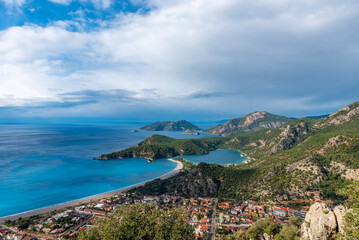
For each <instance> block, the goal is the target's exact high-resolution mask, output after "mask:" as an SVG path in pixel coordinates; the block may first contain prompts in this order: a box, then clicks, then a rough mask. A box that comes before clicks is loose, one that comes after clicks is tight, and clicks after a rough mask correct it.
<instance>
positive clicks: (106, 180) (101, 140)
mask: <svg viewBox="0 0 359 240" xmlns="http://www.w3.org/2000/svg"><path fill="white" fill-rule="evenodd" d="M138 127H139V126H133V125H129V126H119V125H86V126H85V125H0V217H2V216H7V215H11V214H16V213H20V212H24V211H29V210H33V209H37V208H41V207H46V206H51V205H54V204H59V203H64V202H68V201H71V200H75V199H79V198H83V197H87V196H91V195H95V194H100V193H104V192H107V191H112V190H115V189H118V188H121V187H126V186H129V185H133V184H136V183H140V182H143V181H146V180H150V179H153V178H157V177H159V176H161V175H163V174H166V173H168V172H170V171H172V170H173V169H174V168H175V167H176V163H174V162H171V161H168V160H166V159H161V160H156V161H154V162H152V163H148V162H147V161H146V160H145V159H139V158H134V159H120V160H107V161H106V160H104V161H101V160H92V158H94V157H98V156H99V155H101V154H102V153H108V152H113V151H117V150H120V149H124V148H127V147H130V146H134V145H136V144H137V143H138V142H140V141H142V140H143V139H145V138H147V137H149V136H151V135H152V134H155V133H156V134H164V135H167V136H170V137H174V138H194V137H205V136H209V135H208V134H201V135H199V136H193V135H185V134H181V133H180V132H145V131H139V132H136V133H131V130H132V129H136V128H138Z"/></svg>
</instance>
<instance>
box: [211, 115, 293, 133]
mask: <svg viewBox="0 0 359 240" xmlns="http://www.w3.org/2000/svg"><path fill="white" fill-rule="evenodd" d="M290 120H292V119H290V118H287V117H283V116H278V115H274V114H270V113H267V112H254V113H250V114H247V115H246V116H244V117H241V118H234V119H231V120H229V121H228V122H225V123H223V124H221V125H218V126H216V127H213V128H210V129H209V130H207V132H208V133H211V134H216V135H224V136H226V135H229V134H231V133H246V132H252V131H256V130H259V129H265V128H277V127H279V126H281V125H283V124H284V123H286V122H288V121H290Z"/></svg>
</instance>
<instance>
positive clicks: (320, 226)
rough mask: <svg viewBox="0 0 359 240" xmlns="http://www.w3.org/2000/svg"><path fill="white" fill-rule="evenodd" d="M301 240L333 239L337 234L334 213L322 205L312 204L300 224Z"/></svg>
mask: <svg viewBox="0 0 359 240" xmlns="http://www.w3.org/2000/svg"><path fill="white" fill-rule="evenodd" d="M301 231H302V239H303V240H307V239H309V240H328V239H333V238H334V235H335V234H336V233H337V220H336V217H335V215H334V213H333V212H332V211H331V210H330V209H329V208H328V207H327V206H326V205H325V204H324V203H318V202H317V203H315V204H313V205H312V206H311V207H310V209H309V212H308V213H307V215H306V216H305V220H304V222H303V224H302V229H301Z"/></svg>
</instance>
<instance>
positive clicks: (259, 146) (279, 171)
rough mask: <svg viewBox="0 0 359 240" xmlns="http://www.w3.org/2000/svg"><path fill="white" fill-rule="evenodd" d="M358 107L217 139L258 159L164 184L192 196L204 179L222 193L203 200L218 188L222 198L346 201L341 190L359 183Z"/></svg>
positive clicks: (222, 145) (204, 188)
mask: <svg viewBox="0 0 359 240" xmlns="http://www.w3.org/2000/svg"><path fill="white" fill-rule="evenodd" d="M358 106H359V103H354V104H351V105H349V106H348V107H345V108H343V110H340V111H338V112H336V113H334V114H332V115H330V116H328V117H326V118H323V119H296V120H292V121H290V122H288V123H285V124H284V125H282V126H280V127H279V128H276V129H262V130H258V131H256V132H253V133H246V134H238V135H230V136H228V137H222V138H217V139H221V140H222V142H221V141H219V142H217V143H218V144H217V145H212V146H213V147H214V148H225V149H235V150H240V151H241V152H243V153H245V154H246V155H247V156H249V157H250V158H251V159H252V161H251V162H250V164H248V165H241V166H234V167H231V168H223V167H213V168H212V169H211V171H212V172H211V173H206V174H205V173H204V172H203V171H199V170H198V169H197V172H196V173H194V172H193V173H192V174H191V171H194V170H191V171H189V172H188V173H184V174H188V175H186V178H185V179H186V184H185V185H183V184H184V183H183V181H182V180H181V181H179V180H178V181H177V180H173V181H172V182H171V183H169V182H167V181H166V180H165V181H163V182H161V184H160V185H161V186H167V184H170V186H171V187H170V188H169V189H181V191H184V192H192V190H191V189H195V186H192V185H191V183H192V182H194V180H195V176H196V174H201V176H202V177H203V176H211V178H212V180H213V181H215V182H216V183H217V184H216V186H217V187H216V188H212V187H211V188H209V187H208V188H207V186H209V185H202V188H201V191H200V192H197V193H196V194H203V196H206V195H207V194H213V191H214V189H218V191H217V193H216V194H217V196H220V197H232V198H239V199H253V200H259V199H262V200H265V201H267V200H274V201H281V200H287V199H288V200H289V199H307V198H308V194H307V191H308V190H311V189H319V191H320V192H321V197H322V198H324V199H332V200H345V199H346V196H344V195H341V194H340V193H339V192H338V191H337V190H338V189H341V188H343V187H345V186H346V185H347V184H348V183H349V182H350V181H353V180H354V181H357V180H359V114H358V113H357V112H356V111H357V110H356V109H358ZM209 139H211V138H208V139H207V140H209ZM207 140H204V141H207ZM202 170H203V169H202ZM238 176H240V177H238ZM192 180H193V181H192ZM148 189H151V190H153V191H154V190H155V189H154V188H151V186H150V185H149V186H148ZM155 192H156V191H154V193H155ZM192 193H193V192H192Z"/></svg>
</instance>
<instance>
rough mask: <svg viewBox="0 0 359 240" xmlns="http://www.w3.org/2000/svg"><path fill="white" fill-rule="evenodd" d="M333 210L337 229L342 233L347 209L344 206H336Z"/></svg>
mask: <svg viewBox="0 0 359 240" xmlns="http://www.w3.org/2000/svg"><path fill="white" fill-rule="evenodd" d="M333 212H334V215H335V216H336V218H337V224H338V230H339V232H340V233H343V227H344V215H345V214H346V213H347V209H346V208H345V207H344V206H336V207H335V208H334V210H333Z"/></svg>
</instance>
